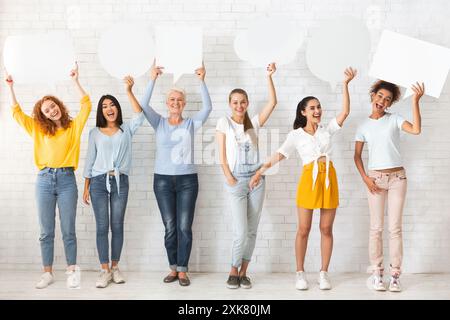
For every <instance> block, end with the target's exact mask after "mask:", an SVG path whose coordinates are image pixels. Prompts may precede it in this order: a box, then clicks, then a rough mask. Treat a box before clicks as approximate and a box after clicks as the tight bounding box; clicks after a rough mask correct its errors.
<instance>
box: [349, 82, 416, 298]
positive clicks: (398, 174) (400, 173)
mask: <svg viewBox="0 0 450 320" xmlns="http://www.w3.org/2000/svg"><path fill="white" fill-rule="evenodd" d="M412 90H413V91H414V96H413V98H412V111H413V112H412V113H413V121H412V123H411V122H409V121H406V120H405V119H404V118H403V117H402V116H400V115H399V114H396V113H390V112H386V111H387V109H388V108H389V107H391V106H392V104H394V103H395V102H396V101H397V100H398V99H399V97H400V89H399V88H398V86H396V85H395V84H392V83H389V82H385V81H381V80H380V81H377V82H375V83H374V84H373V85H372V87H371V90H370V96H371V102H372V114H371V115H370V116H369V117H368V118H366V119H365V120H364V121H362V123H360V125H359V127H358V130H357V132H356V136H355V156H354V160H355V164H356V167H357V168H358V171H359V173H360V175H361V177H362V179H363V181H364V183H365V184H366V186H367V198H368V200H369V210H370V237H369V258H370V267H369V271H370V272H371V273H372V275H371V277H370V278H369V279H368V282H367V284H368V286H369V287H370V288H371V289H374V290H377V291H386V287H385V285H384V282H383V271H384V267H383V225H384V210H385V204H386V202H387V206H388V210H387V211H388V219H389V221H388V222H389V234H390V236H389V255H390V271H391V279H390V282H389V291H392V292H399V291H401V286H400V280H399V277H400V273H401V264H402V257H403V243H402V215H403V205H404V202H405V196H406V185H407V182H406V181H407V179H406V174H405V169H404V168H403V164H402V159H401V155H400V149H399V147H400V130H403V131H404V132H406V133H410V134H414V135H418V134H420V130H421V120H420V108H419V100H420V98H421V97H422V95H423V94H424V91H425V89H424V86H423V84H419V83H416V84H415V85H413V86H412ZM365 143H367V145H368V149H369V166H368V167H369V170H368V172H366V171H365V169H364V164H363V161H362V158H361V154H362V150H363V147H364V144H365Z"/></svg>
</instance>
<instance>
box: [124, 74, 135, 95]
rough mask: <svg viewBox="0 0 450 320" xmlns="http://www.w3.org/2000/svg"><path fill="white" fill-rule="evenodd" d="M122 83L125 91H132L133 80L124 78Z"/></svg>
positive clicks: (127, 77) (129, 77) (128, 77)
mask: <svg viewBox="0 0 450 320" xmlns="http://www.w3.org/2000/svg"><path fill="white" fill-rule="evenodd" d="M123 82H124V83H125V89H126V90H127V92H128V91H132V90H133V86H134V79H133V77H131V76H126V77H125V78H124V79H123Z"/></svg>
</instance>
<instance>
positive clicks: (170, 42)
mask: <svg viewBox="0 0 450 320" xmlns="http://www.w3.org/2000/svg"><path fill="white" fill-rule="evenodd" d="M155 30H156V32H155V42H156V64H157V65H158V66H162V67H164V73H173V83H175V82H177V81H178V79H180V77H181V76H182V75H183V74H184V73H188V74H193V73H194V72H195V69H197V68H199V67H201V66H202V59H203V32H202V29H201V28H199V27H189V26H158V27H156V28H155Z"/></svg>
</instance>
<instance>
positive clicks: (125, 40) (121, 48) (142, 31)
mask: <svg viewBox="0 0 450 320" xmlns="http://www.w3.org/2000/svg"><path fill="white" fill-rule="evenodd" d="M154 56H155V45H154V39H153V33H152V31H151V28H150V27H149V26H148V25H145V24H137V23H119V24H115V25H114V26H112V27H111V28H109V29H108V30H106V31H105V32H103V33H102V35H101V37H100V41H99V44H98V58H99V60H100V64H101V65H102V67H103V68H104V69H105V70H106V71H107V72H108V73H109V74H110V75H111V76H113V77H115V78H117V79H123V78H124V77H125V76H127V75H131V76H132V77H135V78H137V77H140V76H142V75H143V74H144V73H145V72H146V71H147V70H149V69H150V67H151V65H152V63H153V59H154Z"/></svg>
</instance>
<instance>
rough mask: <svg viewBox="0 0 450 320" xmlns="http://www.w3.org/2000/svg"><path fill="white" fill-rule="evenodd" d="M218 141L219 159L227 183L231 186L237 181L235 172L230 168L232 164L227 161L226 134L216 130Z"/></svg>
mask: <svg viewBox="0 0 450 320" xmlns="http://www.w3.org/2000/svg"><path fill="white" fill-rule="evenodd" d="M216 141H217V145H218V147H219V159H220V165H221V166H222V171H223V174H224V175H225V179H227V183H228V185H230V186H234V185H235V184H236V182H237V180H236V178H235V177H234V176H233V173H232V172H231V170H230V166H229V164H228V161H227V148H226V135H225V133H223V132H219V131H217V132H216Z"/></svg>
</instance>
